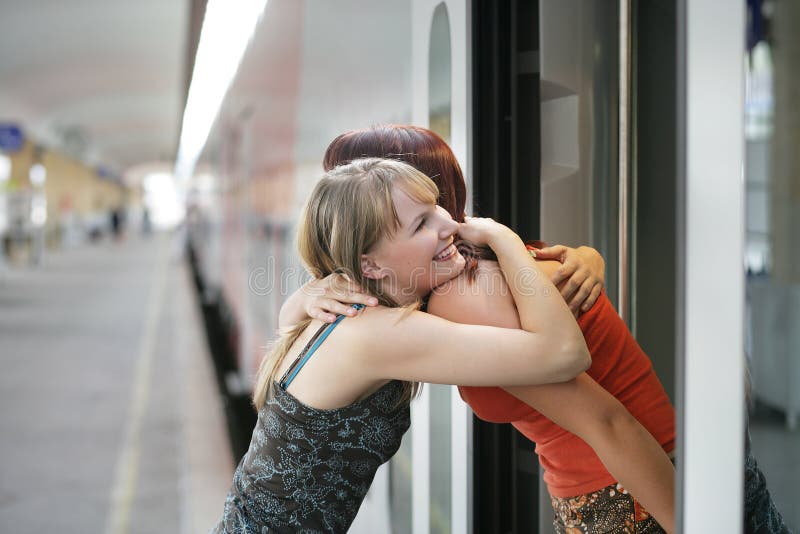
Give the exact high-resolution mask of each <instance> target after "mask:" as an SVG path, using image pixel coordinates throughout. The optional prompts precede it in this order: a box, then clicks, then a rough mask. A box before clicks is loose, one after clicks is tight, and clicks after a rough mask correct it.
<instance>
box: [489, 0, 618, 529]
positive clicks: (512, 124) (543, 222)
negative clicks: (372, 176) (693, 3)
mask: <svg viewBox="0 0 800 534" xmlns="http://www.w3.org/2000/svg"><path fill="white" fill-rule="evenodd" d="M619 21H620V16H619V11H618V5H617V4H608V3H604V4H603V5H602V6H600V5H598V4H597V3H595V2H589V1H582V0H570V1H556V0H516V1H512V2H490V1H481V0H476V1H474V2H473V62H474V63H473V81H474V85H473V102H474V119H473V120H474V125H473V150H474V153H473V158H474V173H473V175H474V178H473V180H474V182H473V183H474V194H475V202H474V204H475V209H476V211H478V212H479V213H481V214H484V215H487V216H492V217H495V218H498V219H500V220H501V221H503V222H505V223H506V224H509V225H510V226H511V227H512V228H514V229H515V230H516V231H517V232H518V233H520V234H521V235H523V236H525V237H527V238H530V239H533V238H541V239H542V240H544V241H547V242H550V243H564V244H569V245H579V244H587V243H588V244H591V245H593V246H594V247H596V248H597V249H598V250H600V251H601V253H602V254H603V256H604V257H605V258H606V263H607V268H608V276H607V291H608V294H609V295H610V296H612V297H613V298H612V301H615V303H616V301H617V298H616V297H617V295H618V292H619V287H620V286H619V277H618V276H617V273H618V270H619V261H618V257H619V231H620V226H619V194H618V192H617V191H618V189H619V181H618V180H619V170H620V169H619V126H620V125H619V109H620V108H619V102H618V94H619V80H620V79H619V72H620V69H619V64H620V63H619V62H620V59H619V58H620V53H619V42H620V40H619V35H620V29H619V28H620V23H619ZM473 428H474V433H473V440H474V445H473V447H474V465H473V470H474V478H475V484H474V501H473V502H474V508H473V510H474V519H473V521H474V525H475V532H535V531H537V530H538V531H540V532H547V531H550V530H552V525H551V520H552V515H553V514H552V510H551V508H550V504H549V501H548V498H547V491H546V489H545V488H544V486H543V485H542V484H541V482H540V476H539V468H538V460H537V458H536V455H535V453H534V444H533V443H531V442H530V441H529V440H528V439H526V438H524V437H523V436H522V435H520V434H519V433H517V432H516V431H515V430H513V429H512V428H511V427H510V426H508V425H506V426H499V425H489V424H486V423H482V422H480V421H477V420H476V421H475V422H474V423H473Z"/></svg>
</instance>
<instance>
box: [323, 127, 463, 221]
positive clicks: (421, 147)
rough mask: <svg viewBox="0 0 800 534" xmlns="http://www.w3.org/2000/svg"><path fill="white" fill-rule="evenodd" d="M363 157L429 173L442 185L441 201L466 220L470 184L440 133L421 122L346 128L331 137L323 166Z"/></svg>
mask: <svg viewBox="0 0 800 534" xmlns="http://www.w3.org/2000/svg"><path fill="white" fill-rule="evenodd" d="M359 158H388V159H396V160H400V161H403V162H405V163H408V164H409V165H411V166H412V167H415V168H416V169H418V170H420V171H422V172H423V173H425V174H426V175H427V176H428V177H429V178H430V179H431V180H433V182H434V183H435V184H436V187H438V188H439V199H438V201H437V204H439V205H440V206H441V207H443V208H444V209H446V210H447V211H448V212H450V215H451V216H452V217H453V219H455V220H457V221H458V222H464V206H465V204H466V201H467V186H466V183H465V182H464V174H463V173H462V172H461V166H460V165H459V164H458V160H457V159H456V156H455V154H453V151H452V150H450V147H449V146H447V143H445V142H444V140H443V139H442V138H441V137H439V136H438V135H436V133H434V132H432V131H431V130H428V129H427V128H420V127H419V126H408V125H401V124H381V125H377V126H373V127H371V128H366V129H363V130H353V131H351V132H346V133H343V134H342V135H340V136H339V137H337V138H336V139H334V140H333V141H331V144H330V145H328V149H327V150H326V151H325V158H324V159H323V161H322V166H323V167H324V168H325V171H329V170H331V169H333V168H334V167H336V166H338V165H343V164H345V163H349V162H351V161H353V160H355V159H359Z"/></svg>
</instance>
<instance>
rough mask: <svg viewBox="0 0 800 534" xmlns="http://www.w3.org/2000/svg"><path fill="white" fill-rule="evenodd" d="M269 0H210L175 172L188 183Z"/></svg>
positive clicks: (204, 20) (201, 31)
mask: <svg viewBox="0 0 800 534" xmlns="http://www.w3.org/2000/svg"><path fill="white" fill-rule="evenodd" d="M266 3H267V0H237V1H234V2H231V1H222V0H209V1H208V4H207V5H206V13H205V16H204V17H203V26H202V28H201V30H200V41H199V43H198V46H197V55H196V57H195V62H194V70H193V71H192V81H191V84H190V85H189V94H188V98H187V99H186V109H184V111H183V123H182V125H181V138H180V143H179V145H178V157H177V161H176V163H175V175H176V176H177V178H178V180H179V181H180V182H181V183H182V184H185V183H186V180H188V178H189V176H190V175H191V173H192V171H193V170H194V166H195V164H196V163H197V159H198V158H199V157H200V153H201V152H202V150H203V146H205V143H206V140H207V139H208V134H209V132H210V131H211V127H212V125H213V124H214V120H215V119H216V116H217V114H218V113H219V109H220V106H221V105H222V101H223V99H224V98H225V93H226V92H227V91H228V88H229V87H230V85H231V83H232V82H233V79H234V77H235V76H236V71H237V69H238V68H239V63H240V62H241V60H242V57H243V56H244V52H245V50H246V49H247V45H248V43H249V42H250V39H251V38H252V36H253V32H254V31H255V27H256V25H257V23H258V21H259V20H260V18H261V15H262V14H263V12H264V7H265V6H266Z"/></svg>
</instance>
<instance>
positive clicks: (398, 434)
mask: <svg viewBox="0 0 800 534" xmlns="http://www.w3.org/2000/svg"><path fill="white" fill-rule="evenodd" d="M401 394H402V383H401V382H398V381H392V382H389V383H388V384H386V385H385V386H383V387H382V388H380V389H379V390H378V391H376V392H375V393H373V394H372V395H370V396H369V397H367V398H365V399H363V400H361V401H358V402H355V403H353V404H350V405H349V406H345V407H343V408H337V409H334V410H319V409H315V408H312V407H310V406H306V405H304V404H302V403H301V402H300V401H298V400H297V399H295V398H294V397H293V396H292V395H291V394H290V393H288V392H286V391H283V390H282V389H281V388H280V387H277V385H276V387H275V395H274V397H272V398H271V399H268V400H267V403H266V404H265V405H264V407H263V408H262V409H261V411H260V412H259V414H258V422H257V423H256V427H255V430H254V431H253V437H252V440H251V442H250V448H249V450H248V451H247V454H245V455H244V457H243V458H242V460H241V462H239V466H238V467H237V468H236V472H235V474H234V477H233V486H232V487H231V490H230V491H229V492H228V498H227V499H226V501H225V508H224V511H223V516H222V519H221V520H220V522H219V524H218V525H217V526H216V527H215V529H214V530H213V531H212V532H214V533H215V534H222V533H231V534H234V533H235V534H240V533H241V534H250V533H258V534H262V533H268V532H269V533H273V532H278V533H283V532H292V533H303V534H318V533H319V534H321V533H338V532H346V531H347V529H348V527H349V526H350V524H351V523H352V522H353V519H354V518H355V515H356V513H357V512H358V508H359V506H360V505H361V501H362V500H363V499H364V496H365V495H366V493H367V490H368V489H369V486H370V484H371V483H372V479H373V477H374V476H375V471H376V470H377V469H378V467H379V466H380V465H381V464H383V463H384V462H386V461H388V460H389V458H391V457H392V455H394V453H395V452H397V449H398V448H399V447H400V440H401V439H402V437H403V434H404V433H405V432H406V430H408V427H409V425H410V411H409V407H408V403H407V402H403V403H400V404H398V400H399V399H400V396H401Z"/></svg>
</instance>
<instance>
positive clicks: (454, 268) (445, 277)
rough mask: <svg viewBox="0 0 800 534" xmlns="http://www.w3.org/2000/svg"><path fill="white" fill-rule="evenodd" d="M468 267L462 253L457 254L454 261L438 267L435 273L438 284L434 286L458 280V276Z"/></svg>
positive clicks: (443, 263) (451, 260)
mask: <svg viewBox="0 0 800 534" xmlns="http://www.w3.org/2000/svg"><path fill="white" fill-rule="evenodd" d="M466 265H467V260H466V259H464V256H462V255H461V254H460V253H456V255H455V256H453V258H452V259H450V260H448V261H446V262H442V263H441V264H438V265H436V266H435V271H434V272H435V273H436V274H435V276H436V280H435V282H436V283H435V284H434V287H436V286H439V285H441V284H444V283H445V282H448V281H450V280H452V279H453V278H456V277H457V276H458V275H460V274H461V273H462V272H464V267H466Z"/></svg>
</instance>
